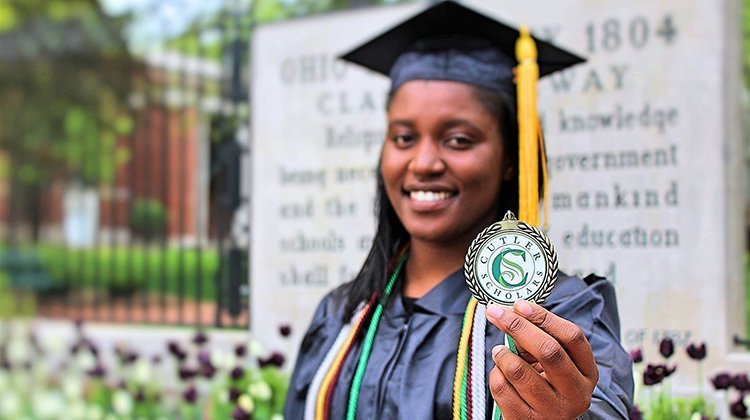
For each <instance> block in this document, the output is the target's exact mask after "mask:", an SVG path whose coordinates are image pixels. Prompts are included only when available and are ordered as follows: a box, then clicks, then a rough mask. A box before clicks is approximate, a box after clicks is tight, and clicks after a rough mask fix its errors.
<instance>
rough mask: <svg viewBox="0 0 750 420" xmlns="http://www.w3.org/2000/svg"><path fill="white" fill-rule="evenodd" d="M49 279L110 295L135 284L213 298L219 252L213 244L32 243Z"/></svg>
mask: <svg viewBox="0 0 750 420" xmlns="http://www.w3.org/2000/svg"><path fill="white" fill-rule="evenodd" d="M35 248H36V251H37V252H38V254H39V259H40V261H41V262H42V264H43V265H44V266H45V267H46V269H47V271H48V272H49V274H50V276H51V277H52V279H53V281H54V282H55V283H56V284H58V285H66V286H68V287H70V288H93V289H100V290H107V291H108V292H109V293H111V294H112V295H113V296H122V295H128V294H132V293H134V292H136V291H139V290H144V289H145V290H149V291H151V292H164V293H166V294H172V295H176V294H180V293H181V294H182V295H183V296H185V297H188V298H198V297H199V293H198V291H199V290H198V289H199V286H200V299H201V300H214V299H216V273H217V271H218V269H219V257H218V254H217V252H216V250H215V249H213V248H207V249H201V250H198V249H196V248H185V249H180V248H178V247H169V248H157V247H127V248H125V247H117V248H114V247H99V248H91V249H68V248H65V247H63V246H55V245H40V246H37V247H35Z"/></svg>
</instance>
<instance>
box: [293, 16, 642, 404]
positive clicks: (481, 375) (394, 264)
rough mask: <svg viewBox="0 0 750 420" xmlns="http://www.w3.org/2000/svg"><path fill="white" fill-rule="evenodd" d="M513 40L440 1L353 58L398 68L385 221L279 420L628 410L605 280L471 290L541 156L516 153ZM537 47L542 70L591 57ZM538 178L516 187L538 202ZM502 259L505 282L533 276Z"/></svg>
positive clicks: (333, 306)
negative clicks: (472, 257) (527, 289)
mask: <svg viewBox="0 0 750 420" xmlns="http://www.w3.org/2000/svg"><path fill="white" fill-rule="evenodd" d="M518 37H519V32H518V31H517V30H515V29H513V28H510V27H507V26H505V25H503V24H501V23H499V22H496V21H494V20H492V19H490V18H488V17H486V16H483V15H480V14H478V13H476V12H474V11H472V10H469V9H466V8H464V7H463V6H460V5H458V4H456V3H453V2H441V3H438V4H436V5H433V6H431V7H429V8H427V9H426V10H425V11H423V12H422V13H420V14H418V15H416V16H414V17H412V18H411V19H409V20H407V21H406V22H404V23H401V24H399V25H397V26H396V27H394V28H392V29H391V30H389V31H387V32H385V33H384V34H382V35H380V36H378V37H376V38H375V39H373V40H372V41H369V42H368V43H366V44H364V45H363V46H361V47H359V48H357V49H355V50H353V51H352V52H350V53H348V54H346V55H345V56H344V58H345V59H347V60H349V61H352V62H354V63H357V64H361V65H363V66H365V67H367V68H370V69H372V70H375V71H378V72H380V73H384V74H388V75H389V76H390V78H391V91H390V97H389V98H390V99H389V101H388V107H387V117H388V120H387V133H386V136H385V137H386V138H385V141H384V143H383V147H382V152H381V156H380V163H379V171H378V173H377V197H378V198H377V215H378V227H377V232H376V234H375V238H374V240H373V245H372V248H371V249H370V253H369V255H368V257H367V259H366V261H365V263H364V265H363V267H362V269H361V270H360V272H359V274H358V275H357V276H356V278H355V279H354V280H353V281H352V282H350V283H346V284H344V285H343V286H341V287H339V288H338V289H336V290H334V291H333V292H331V293H330V294H329V295H328V296H326V297H325V298H324V299H323V301H322V302H321V303H320V305H319V307H318V309H317V311H316V313H315V315H314V318H313V321H312V324H311V325H310V328H309V330H308V332H307V334H306V336H305V338H304V340H303V343H302V347H301V350H300V354H299V357H298V360H297V365H296V367H295V371H294V376H293V378H292V384H291V388H290V391H289V394H288V396H287V402H286V410H285V418H288V419H297V418H305V419H328V418H347V419H354V418H357V417H359V418H387V419H396V418H415V419H426V418H439V419H445V418H454V419H461V418H473V419H481V418H493V417H492V416H494V415H495V414H497V412H495V414H493V407H494V406H497V407H498V408H499V409H501V410H502V415H503V417H504V418H508V419H515V418H524V419H526V418H532V419H537V418H540V419H541V418H545V419H546V418H562V419H574V418H577V417H585V418H626V417H627V413H628V408H629V406H630V404H631V400H632V387H633V383H632V373H631V363H630V357H629V355H628V353H627V352H625V351H624V350H623V349H622V347H620V345H619V320H618V317H617V308H616V305H615V302H614V291H613V289H612V286H611V284H610V283H608V282H606V281H598V280H597V279H594V278H593V277H590V278H588V279H589V281H588V282H587V281H584V280H582V279H581V278H579V277H571V276H567V275H562V274H561V275H560V276H559V278H558V279H557V286H556V288H555V289H554V290H553V291H552V293H551V294H550V296H549V298H548V300H547V301H546V302H545V303H544V307H542V306H539V305H536V304H533V303H530V302H527V301H518V302H516V303H515V305H514V306H513V307H509V306H506V307H500V306H498V305H494V304H491V305H488V306H486V307H485V305H483V304H481V303H478V302H477V300H476V299H475V298H473V297H471V295H470V292H469V290H468V288H467V285H466V280H465V278H464V273H463V270H462V267H463V263H464V257H465V255H466V251H467V248H468V247H469V245H470V243H471V242H472V239H474V238H475V236H476V235H477V234H478V233H479V232H481V231H482V230H483V229H484V228H485V227H486V226H487V225H490V224H491V223H493V222H495V221H497V220H498V219H499V218H500V216H501V215H503V214H504V213H505V212H506V211H508V210H511V211H514V212H517V211H518V208H519V201H520V200H519V191H521V189H520V188H519V183H520V180H519V172H523V173H524V174H526V176H528V172H529V170H528V166H529V162H528V161H529V160H532V162H531V163H533V164H534V165H531V166H533V167H534V168H535V167H536V163H537V162H536V159H525V160H521V159H519V128H518V127H519V125H521V126H523V125H522V124H520V123H519V121H518V117H517V112H516V99H517V95H516V85H515V80H514V79H515V77H514V68H515V67H516V64H517V62H516V60H515V59H514V56H513V46H514V45H515V41H516V39H517V38H518ZM523 39H525V40H527V41H529V39H528V36H525V37H524V38H523ZM527 46H528V45H527ZM537 46H538V50H539V58H538V61H539V73H540V74H541V75H546V74H549V73H551V72H553V71H556V70H560V69H562V68H565V67H567V66H570V65H573V64H576V63H579V62H580V61H581V59H580V58H578V57H576V56H574V55H572V54H569V53H567V52H565V51H562V50H560V49H558V48H556V47H554V46H552V45H550V44H546V43H544V42H540V41H537ZM526 64H530V63H526ZM519 89H520V88H519ZM519 96H523V95H519ZM526 99H528V98H526ZM519 108H520V107H519ZM521 109H523V108H521ZM522 121H523V122H524V123H525V122H526V121H528V120H522ZM532 128H534V127H532ZM537 134H538V133H537V132H534V133H532V137H533V138H532V143H534V144H532V147H533V148H536V147H538V146H537V143H536V141H537V138H536V136H537ZM519 162H522V163H523V165H521V164H519ZM521 170H523V171H521ZM533 172H536V169H534V170H533ZM529 179H531V180H532V182H530V184H531V187H532V188H531V189H530V191H529V188H526V189H525V190H524V194H523V195H521V197H520V198H522V199H523V200H524V202H526V201H530V202H531V203H534V202H535V201H536V200H533V199H532V200H529V196H530V195H531V196H533V195H536V194H535V191H537V190H539V188H538V187H539V185H537V183H536V181H534V178H533V177H531V178H529ZM504 255H505V254H502V255H501V256H500V258H499V260H497V267H495V268H496V271H499V270H501V267H500V266H501V265H502V270H504V271H503V275H497V276H496V277H498V278H500V279H502V280H503V281H505V282H506V286H507V285H510V286H511V287H515V286H517V285H519V284H520V285H523V284H524V282H525V281H526V280H525V279H526V277H524V276H523V273H522V272H521V271H523V268H522V267H521V266H520V265H518V264H517V263H516V262H514V260H513V259H512V258H511V256H509V257H508V258H507V261H506V260H505V259H504V258H503V256H504ZM514 264H515V265H514ZM509 267H510V268H509ZM513 269H515V270H517V271H518V270H520V271H518V273H517V274H518V278H515V277H513V276H512V274H513ZM485 314H486V317H485ZM487 321H489V323H488V322H487ZM506 334H507V336H508V338H509V339H510V338H513V339H514V340H515V342H516V343H517V344H518V346H519V348H518V353H517V354H516V353H512V352H510V351H508V349H507V348H506V347H504V343H505V342H506ZM509 339H508V340H507V341H508V342H509V343H510V340H509ZM490 349H491V350H490Z"/></svg>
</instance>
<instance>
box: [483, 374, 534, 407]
mask: <svg viewBox="0 0 750 420" xmlns="http://www.w3.org/2000/svg"><path fill="white" fill-rule="evenodd" d="M489 388H490V394H492V399H493V400H495V403H496V404H497V406H498V407H500V410H502V412H503V418H505V419H515V418H519V419H531V418H533V413H534V410H532V408H531V407H530V406H529V404H528V403H527V402H526V401H524V399H523V398H521V396H520V395H518V392H517V391H516V389H515V388H514V387H513V385H512V384H511V383H510V381H508V379H507V378H506V377H505V375H504V374H503V372H502V371H501V370H500V368H498V367H497V366H495V367H494V368H492V370H491V371H490V383H489Z"/></svg>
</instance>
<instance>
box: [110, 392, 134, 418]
mask: <svg viewBox="0 0 750 420" xmlns="http://www.w3.org/2000/svg"><path fill="white" fill-rule="evenodd" d="M112 408H113V409H114V410H115V412H116V413H117V414H119V415H121V416H124V417H127V416H129V415H130V413H131V412H132V411H133V397H132V396H130V394H129V393H128V392H127V391H125V390H124V389H118V390H117V391H115V392H114V393H113V394H112Z"/></svg>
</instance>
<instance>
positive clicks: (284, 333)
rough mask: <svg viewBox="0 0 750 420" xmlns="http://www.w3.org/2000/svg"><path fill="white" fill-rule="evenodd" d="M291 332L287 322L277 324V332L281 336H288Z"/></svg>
mask: <svg viewBox="0 0 750 420" xmlns="http://www.w3.org/2000/svg"><path fill="white" fill-rule="evenodd" d="M291 333H292V326H291V325H289V324H281V325H279V334H281V336H282V337H289V334H291Z"/></svg>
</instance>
